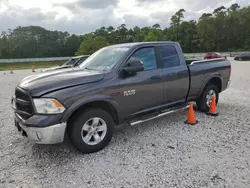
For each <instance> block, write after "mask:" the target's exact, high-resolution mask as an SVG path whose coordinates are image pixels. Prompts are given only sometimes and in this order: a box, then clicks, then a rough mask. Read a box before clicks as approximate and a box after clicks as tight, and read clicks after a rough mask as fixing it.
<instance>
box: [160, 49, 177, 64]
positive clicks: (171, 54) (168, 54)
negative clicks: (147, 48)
mask: <svg viewBox="0 0 250 188" xmlns="http://www.w3.org/2000/svg"><path fill="white" fill-rule="evenodd" d="M160 53H161V60H162V63H163V66H164V68H169V67H176V66H180V59H179V55H178V54H177V51H176V50H175V47H174V46H171V45H166V46H160Z"/></svg>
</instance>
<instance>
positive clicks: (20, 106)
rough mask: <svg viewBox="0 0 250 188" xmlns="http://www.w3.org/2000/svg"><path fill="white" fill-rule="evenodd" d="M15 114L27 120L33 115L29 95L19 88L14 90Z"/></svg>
mask: <svg viewBox="0 0 250 188" xmlns="http://www.w3.org/2000/svg"><path fill="white" fill-rule="evenodd" d="M15 96H16V112H17V113H18V114H19V115H20V116H21V117H22V118H23V119H28V118H29V117H31V116H32V115H33V107H32V103H31V99H30V96H29V93H28V92H27V91H25V90H23V89H21V88H18V87H17V88H16V91H15Z"/></svg>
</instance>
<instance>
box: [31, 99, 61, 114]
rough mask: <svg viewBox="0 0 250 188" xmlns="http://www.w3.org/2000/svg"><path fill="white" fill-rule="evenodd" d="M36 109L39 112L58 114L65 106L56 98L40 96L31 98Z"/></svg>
mask: <svg viewBox="0 0 250 188" xmlns="http://www.w3.org/2000/svg"><path fill="white" fill-rule="evenodd" d="M33 101H34V104H35V107H36V111H37V113H40V114H60V113H63V112H64V110H65V108H64V107H63V105H61V103H59V102H58V101H57V100H56V99H49V98H40V99H33Z"/></svg>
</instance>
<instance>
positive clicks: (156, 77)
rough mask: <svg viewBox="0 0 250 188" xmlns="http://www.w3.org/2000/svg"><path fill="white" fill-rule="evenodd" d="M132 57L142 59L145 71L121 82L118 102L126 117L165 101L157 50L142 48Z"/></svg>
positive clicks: (121, 79) (122, 79)
mask: <svg viewBox="0 0 250 188" xmlns="http://www.w3.org/2000/svg"><path fill="white" fill-rule="evenodd" d="M131 57H136V58H138V59H140V60H141V61H142V62H143V65H144V70H143V71H140V72H137V73H136V74H135V75H133V76H127V77H124V78H120V80H119V83H120V89H121V91H120V93H121V95H120V96H119V98H118V99H117V100H119V101H118V103H119V104H121V105H122V106H121V108H122V111H123V112H124V113H125V114H123V115H124V116H130V115H135V114H137V113H139V112H141V111H145V110H148V109H150V108H153V107H156V106H159V105H160V104H161V103H162V101H163V83H162V81H161V76H162V73H161V69H159V67H158V62H157V58H156V53H155V48H154V47H144V48H140V49H138V50H137V51H135V52H134V53H133V54H132V56H131ZM131 57H130V58H131Z"/></svg>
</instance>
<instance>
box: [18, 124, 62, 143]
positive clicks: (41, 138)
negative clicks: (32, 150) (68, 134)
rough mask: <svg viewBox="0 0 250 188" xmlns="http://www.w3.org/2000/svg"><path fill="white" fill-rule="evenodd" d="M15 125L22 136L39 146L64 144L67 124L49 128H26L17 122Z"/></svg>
mask: <svg viewBox="0 0 250 188" xmlns="http://www.w3.org/2000/svg"><path fill="white" fill-rule="evenodd" d="M15 125H16V127H17V128H18V131H20V132H21V133H22V135H24V136H27V137H28V139H29V141H31V142H34V143H38V144H56V143H60V142H63V140H64V134H65V130H66V123H60V124H56V125H52V126H49V127H43V128H38V127H26V126H25V125H22V124H21V123H19V122H18V121H17V120H16V121H15Z"/></svg>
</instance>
